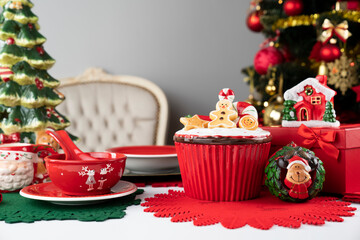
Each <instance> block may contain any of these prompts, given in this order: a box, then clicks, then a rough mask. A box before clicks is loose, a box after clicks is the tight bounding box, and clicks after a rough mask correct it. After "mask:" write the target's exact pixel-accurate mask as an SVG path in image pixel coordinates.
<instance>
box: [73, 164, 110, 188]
mask: <svg viewBox="0 0 360 240" xmlns="http://www.w3.org/2000/svg"><path fill="white" fill-rule="evenodd" d="M113 170H114V168H113V167H111V164H106V167H105V168H101V169H100V179H98V180H97V181H96V179H95V170H94V169H89V167H88V166H86V167H82V170H81V171H80V172H78V173H79V175H80V176H87V179H86V182H85V184H86V185H88V186H89V187H88V189H87V190H88V191H92V190H94V189H95V188H94V184H96V183H97V182H98V183H99V186H98V187H97V189H98V190H101V189H103V186H104V183H105V182H106V181H107V178H106V175H107V174H108V173H110V172H112V171H113Z"/></svg>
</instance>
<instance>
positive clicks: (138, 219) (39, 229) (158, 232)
mask: <svg viewBox="0 0 360 240" xmlns="http://www.w3.org/2000/svg"><path fill="white" fill-rule="evenodd" d="M143 189H144V190H145V192H144V193H143V194H141V195H138V198H141V199H142V200H143V199H144V198H147V197H152V196H154V194H157V193H167V191H168V189H175V190H182V188H177V187H171V188H152V187H150V186H147V187H145V188H143ZM351 206H353V207H356V208H358V210H356V211H355V215H354V216H352V217H344V222H341V223H338V222H326V223H325V225H323V226H314V225H306V224H303V225H302V226H301V227H300V228H298V229H291V228H285V227H278V226H274V227H272V228H271V229H270V230H259V229H255V228H252V227H249V226H245V227H242V228H238V229H226V228H224V227H223V226H221V225H220V224H216V225H211V226H203V227H197V226H194V225H193V223H192V222H185V223H173V222H171V221H170V218H157V217H154V216H153V213H146V212H144V211H143V210H144V207H142V206H139V205H135V206H130V207H128V208H127V210H126V216H125V217H124V218H122V219H111V220H106V221H104V222H80V221H75V220H71V221H69V220H65V221H40V222H35V223H15V224H7V223H4V222H3V221H2V222H0V240H18V239H22V240H31V239H34V240H42V239H44V240H45V239H46V240H69V239H79V240H80V239H81V240H90V239H96V240H103V239H104V240H105V239H114V240H115V239H119V240H132V239H157V240H161V239H166V240H176V239H179V240H191V239H206V240H210V239H216V240H219V239H259V240H260V239H261V240H266V239H276V240H281V239H286V240H296V239H299V240H304V239H319V240H320V239H326V240H331V239H334V240H335V239H336V240H339V239H344V240H345V239H346V240H360V204H352V205H351Z"/></svg>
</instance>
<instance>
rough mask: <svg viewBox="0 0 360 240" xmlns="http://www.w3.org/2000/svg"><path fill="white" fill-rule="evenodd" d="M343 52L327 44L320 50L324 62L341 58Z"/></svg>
mask: <svg viewBox="0 0 360 240" xmlns="http://www.w3.org/2000/svg"><path fill="white" fill-rule="evenodd" d="M340 56H341V51H340V48H339V47H338V46H336V45H333V44H325V45H324V46H323V47H322V48H321V49H320V59H321V60H324V61H325V62H332V61H334V60H335V59H338V58H340Z"/></svg>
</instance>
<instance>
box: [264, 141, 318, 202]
mask: <svg viewBox="0 0 360 240" xmlns="http://www.w3.org/2000/svg"><path fill="white" fill-rule="evenodd" d="M324 181H325V169H324V167H323V163H322V161H321V160H320V159H319V158H317V157H316V156H315V154H314V152H312V151H310V150H308V149H306V148H302V147H299V146H297V145H296V144H294V143H290V144H289V145H287V146H284V147H283V148H281V149H280V150H278V151H277V152H276V153H274V154H273V155H272V157H271V158H270V159H269V163H268V165H267V166H266V169H265V185H266V186H267V187H268V188H269V190H270V192H271V194H273V195H275V196H276V197H278V198H280V199H281V200H284V201H290V202H303V201H306V200H308V199H312V198H314V197H315V196H316V195H317V194H318V193H319V192H320V191H321V189H322V186H323V183H324Z"/></svg>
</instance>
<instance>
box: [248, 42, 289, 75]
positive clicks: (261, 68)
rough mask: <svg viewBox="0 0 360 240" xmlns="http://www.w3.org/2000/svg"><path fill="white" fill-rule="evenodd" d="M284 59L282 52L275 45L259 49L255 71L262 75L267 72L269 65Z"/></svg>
mask: <svg viewBox="0 0 360 240" xmlns="http://www.w3.org/2000/svg"><path fill="white" fill-rule="evenodd" d="M283 61H284V57H283V55H282V54H281V52H280V51H279V50H278V49H277V48H275V47H267V48H263V49H261V50H260V51H258V52H257V53H256V55H255V58H254V68H255V71H256V72H257V73H259V74H261V75H263V74H266V73H267V70H268V68H269V66H270V65H271V66H275V65H277V64H280V63H282V62H283Z"/></svg>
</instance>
